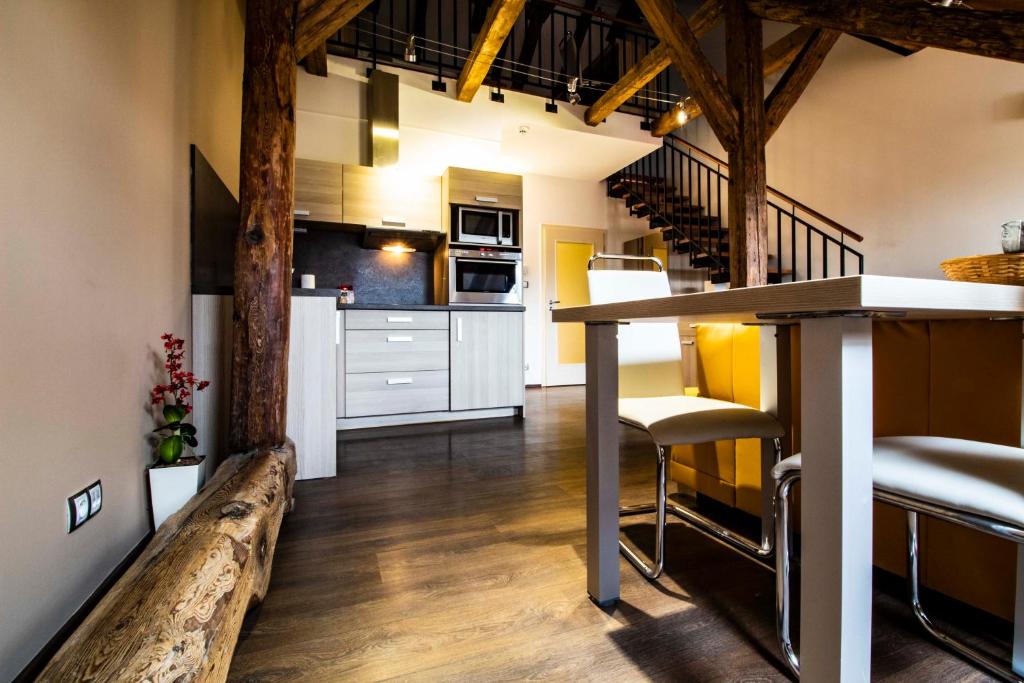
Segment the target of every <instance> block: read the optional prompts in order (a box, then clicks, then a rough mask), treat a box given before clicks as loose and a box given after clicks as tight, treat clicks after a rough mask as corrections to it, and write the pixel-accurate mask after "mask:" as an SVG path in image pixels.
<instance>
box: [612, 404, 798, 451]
mask: <svg viewBox="0 0 1024 683" xmlns="http://www.w3.org/2000/svg"><path fill="white" fill-rule="evenodd" d="M619 418H620V419H621V420H622V421H623V422H628V423H629V424H632V425H634V426H637V427H640V428H641V429H645V430H647V432H649V433H650V435H651V438H652V439H654V441H655V442H656V443H658V444H661V445H663V446H668V445H674V444H689V443H707V442H710V441H725V440H731V439H751V438H757V439H773V438H777V437H781V436H783V435H784V434H785V430H784V429H783V428H782V425H781V424H779V421H778V420H776V419H775V418H774V417H772V416H771V415H769V414H768V413H763V412H761V411H760V410H755V409H754V408H750V407H748V406H744V405H740V404H738V403H730V402H728V401H719V400H718V399H714V398H703V397H700V396H652V397H644V398H622V399H619Z"/></svg>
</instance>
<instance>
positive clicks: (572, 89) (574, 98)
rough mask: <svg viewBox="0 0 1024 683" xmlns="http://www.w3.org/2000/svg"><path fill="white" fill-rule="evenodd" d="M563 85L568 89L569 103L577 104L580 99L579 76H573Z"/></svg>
mask: <svg viewBox="0 0 1024 683" xmlns="http://www.w3.org/2000/svg"><path fill="white" fill-rule="evenodd" d="M565 87H566V89H567V90H568V91H569V104H579V103H580V100H581V99H582V98H581V97H580V94H579V92H578V89H579V87H580V77H579V76H573V77H572V79H570V80H569V82H568V83H566V85H565Z"/></svg>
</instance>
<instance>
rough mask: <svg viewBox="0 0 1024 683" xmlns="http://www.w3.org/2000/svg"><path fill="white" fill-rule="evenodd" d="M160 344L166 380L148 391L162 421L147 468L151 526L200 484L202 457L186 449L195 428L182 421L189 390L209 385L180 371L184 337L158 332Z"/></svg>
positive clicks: (189, 402) (192, 441)
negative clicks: (161, 415)
mask: <svg viewBox="0 0 1024 683" xmlns="http://www.w3.org/2000/svg"><path fill="white" fill-rule="evenodd" d="M160 339H161V340H163V343H164V357H165V358H164V371H165V372H166V373H167V379H168V382H167V383H166V384H157V385H156V386H154V387H153V389H152V391H150V402H151V404H152V405H153V406H160V405H162V406H163V418H164V420H165V422H164V424H162V425H160V426H159V427H157V428H156V429H154V430H153V433H154V434H157V435H158V436H159V443H158V444H157V449H156V450H157V458H156V462H155V463H153V465H151V466H150V467H149V496H150V503H151V505H152V509H153V527H154V528H159V527H160V525H161V524H163V521H164V520H165V519H167V518H168V517H170V516H171V515H173V514H174V513H175V512H177V511H178V510H180V509H181V507H182V506H183V505H184V504H185V503H186V502H187V501H188V499H189V498H191V497H192V496H194V495H195V494H196V492H197V491H199V488H200V487H201V486H202V485H203V480H204V477H205V474H206V473H205V467H204V465H205V460H206V459H205V457H204V456H196V455H192V454H191V451H190V450H188V449H191V448H195V447H196V446H198V445H199V441H198V439H197V438H196V428H195V425H192V424H190V423H188V422H186V421H185V420H186V418H187V417H188V415H189V414H190V413H191V412H192V392H193V391H203V390H204V389H206V387H208V386H210V383H209V382H208V381H207V380H200V379H196V377H195V375H193V374H192V373H191V372H185V371H184V370H182V359H183V358H184V357H185V351H184V349H185V340H183V339H178V338H177V337H175V336H174V335H173V334H171V333H170V332H168V333H167V334H164V335H161V336H160Z"/></svg>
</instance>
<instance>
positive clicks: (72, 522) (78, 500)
mask: <svg viewBox="0 0 1024 683" xmlns="http://www.w3.org/2000/svg"><path fill="white" fill-rule="evenodd" d="M102 507H103V484H101V483H100V481H99V480H96V483H95V484H92V485H91V486H87V487H86V488H84V489H82V490H81V491H79V492H78V493H76V494H75V495H73V496H69V497H68V504H67V511H68V533H69V534H70V533H71V532H72V531H75V530H76V529H78V528H79V527H80V526H82V525H83V524H85V523H86V522H88V521H89V520H90V519H92V518H93V517H95V516H96V515H97V514H98V513H99V511H100V509H102Z"/></svg>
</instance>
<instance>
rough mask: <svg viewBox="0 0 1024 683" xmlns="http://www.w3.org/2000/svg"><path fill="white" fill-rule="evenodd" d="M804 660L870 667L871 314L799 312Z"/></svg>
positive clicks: (821, 671) (817, 665) (847, 668)
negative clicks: (805, 315) (807, 316)
mask: <svg viewBox="0 0 1024 683" xmlns="http://www.w3.org/2000/svg"><path fill="white" fill-rule="evenodd" d="M800 344H801V376H802V377H803V378H804V379H803V383H802V384H803V386H802V393H803V396H802V400H801V405H802V416H801V422H802V437H801V450H802V451H803V482H802V485H801V529H802V541H801V546H800V547H801V555H802V572H801V580H800V595H801V600H800V640H801V644H800V670H801V678H802V679H803V680H805V681H810V682H812V683H813V682H816V681H867V680H869V679H870V674H871V568H872V561H871V554H872V543H871V538H872V476H871V448H872V435H873V419H872V357H871V320H870V319H867V318H822V319H811V320H805V321H803V322H801V340H800Z"/></svg>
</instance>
